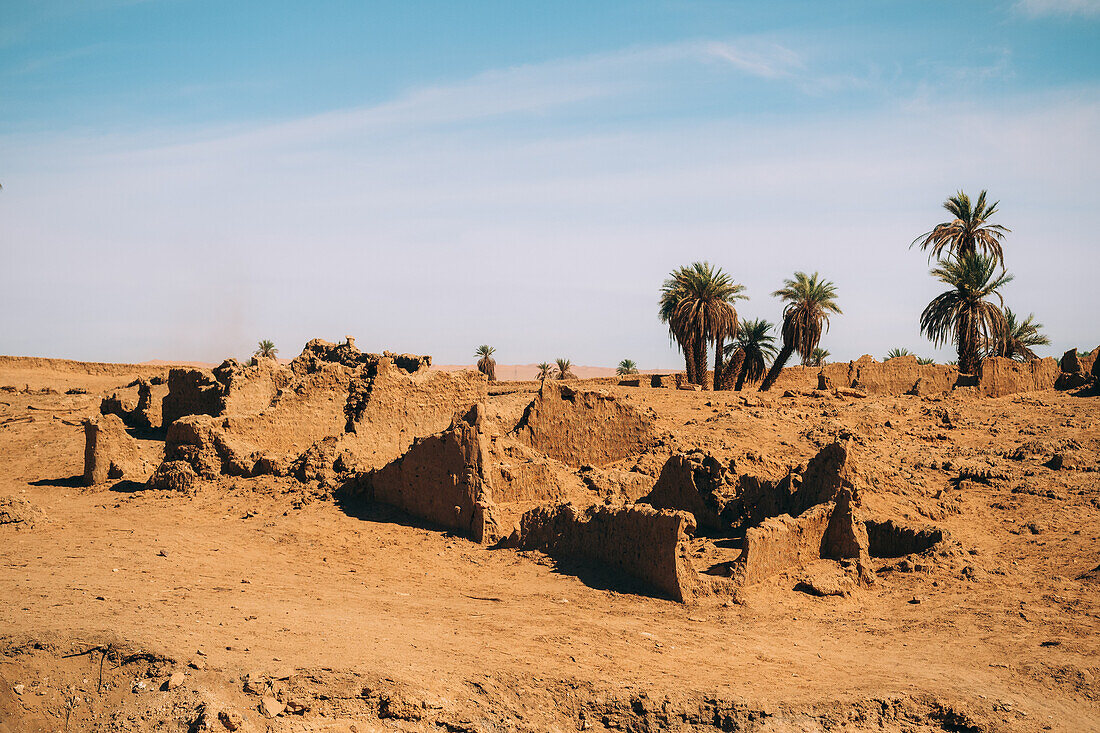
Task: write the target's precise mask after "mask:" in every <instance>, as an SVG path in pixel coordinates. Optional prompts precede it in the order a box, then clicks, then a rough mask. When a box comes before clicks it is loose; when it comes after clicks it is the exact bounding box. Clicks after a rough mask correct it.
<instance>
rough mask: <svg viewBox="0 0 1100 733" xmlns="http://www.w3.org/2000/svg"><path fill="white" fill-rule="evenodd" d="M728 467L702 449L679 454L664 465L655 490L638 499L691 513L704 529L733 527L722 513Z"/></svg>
mask: <svg viewBox="0 0 1100 733" xmlns="http://www.w3.org/2000/svg"><path fill="white" fill-rule="evenodd" d="M724 473H725V470H724V468H723V466H722V465H721V464H720V463H719V462H718V461H717V460H715V458H714V457H713V456H711V455H707V454H705V453H702V452H701V451H692V452H690V453H677V454H675V455H673V456H670V457H669V459H668V460H667V461H665V465H664V467H662V468H661V475H660V476H659V477H658V478H657V483H656V484H655V485H654V486H653V490H652V491H650V492H649V493H648V494H647V495H646V496H644V497H642V498H641V499H639V500H638V501H639V502H640V503H643V504H649V505H650V506H652V507H654V508H655V509H673V510H681V511H686V512H688V513H690V514H691V515H692V516H693V517H694V518H695V523H696V525H697V526H698V528H699V529H700V530H702V531H708V532H717V531H722V530H726V529H729V527H728V525H727V523H726V522H724V521H722V519H721V517H720V513H721V511H722V509H723V508H724V506H725V501H723V499H724V498H726V497H723V496H722V494H721V491H722V487H723V486H725V481H724Z"/></svg>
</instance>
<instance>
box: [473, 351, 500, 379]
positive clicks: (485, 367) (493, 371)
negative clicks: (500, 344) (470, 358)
mask: <svg viewBox="0 0 1100 733" xmlns="http://www.w3.org/2000/svg"><path fill="white" fill-rule="evenodd" d="M496 351H497V350H496V349H494V348H493V347H492V346H489V345H488V344H482V345H481V346H478V347H477V350H476V351H474V356H479V357H481V358H480V359H478V360H477V370H478V371H479V372H481V373H482V374H484V375H485V376H486V377H488V378H489V381H490V382H495V381H496V379H497V363H496V361H495V360H494V359H493V354H495V353H496Z"/></svg>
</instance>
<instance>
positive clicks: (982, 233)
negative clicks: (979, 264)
mask: <svg viewBox="0 0 1100 733" xmlns="http://www.w3.org/2000/svg"><path fill="white" fill-rule="evenodd" d="M985 193H986V192H985V191H982V192H981V193H980V194H978V200H977V201H975V202H973V204H972V203H971V201H970V197H969V196H967V195H966V194H965V193H963V192H962V191H959V192H958V193H956V194H955V195H954V196H952V197H951V198H949V199H947V201H944V202H943V208H945V209H947V211H948V212H950V213H951V214H952V215H953V216H954V217H955V218H954V219H953V220H951V221H945V222H943V223H941V224H937V225H936V226H935V228H934V229H932V231H930V232H926V233H924V234H922V235H920V236H919V237H917V238H916V239H914V240H913V243H912V244H910V245H909V246H910V247H912V246H913V245H914V244H919V245H920V248H921V249H922V250H931V251H930V252H929V253H928V257H929V259H931V258H932V257H935V258H936V259H944V254H945V253H946V255H947V256H951V255H955V256H959V257H962V256H965V255H970V254H975V253H977V252H982V253H984V254H987V255H990V256H991V257H993V259H994V260H995V261H996V262H998V263H1000V265H1001V269H1002V270H1004V267H1005V256H1004V250H1002V249H1001V243H1002V242H1003V241H1004V237H1005V235H1006V234H1008V233H1009V232H1011V231H1012V230H1011V229H1006V228H1005V227H1003V226H1001V225H1000V224H990V223H989V219H990V217H992V216H993V215H994V214H995V213H997V204H999V203H1000V202H999V201H994V202H993V203H992V204H990V205H988V206H987V205H986V203H985Z"/></svg>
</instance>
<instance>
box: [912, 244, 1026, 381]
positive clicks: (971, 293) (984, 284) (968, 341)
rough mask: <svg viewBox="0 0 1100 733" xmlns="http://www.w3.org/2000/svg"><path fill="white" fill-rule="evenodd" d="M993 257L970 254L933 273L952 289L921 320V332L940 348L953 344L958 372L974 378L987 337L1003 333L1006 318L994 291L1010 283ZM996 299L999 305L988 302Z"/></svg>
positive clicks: (943, 265) (944, 293) (951, 260)
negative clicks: (997, 270) (992, 298)
mask: <svg viewBox="0 0 1100 733" xmlns="http://www.w3.org/2000/svg"><path fill="white" fill-rule="evenodd" d="M996 269H997V259H996V258H995V257H994V256H993V255H987V254H981V253H971V254H968V255H961V256H958V257H952V258H950V259H948V260H946V261H944V262H941V263H940V265H939V267H936V268H934V269H933V270H932V275H933V276H935V277H936V278H937V279H939V280H940V281H941V282H943V283H946V284H947V285H950V286H951V289H950V290H947V291H945V292H943V293H940V294H939V295H937V296H936V297H935V298H933V299H932V302H931V303H929V304H928V305H927V306H926V307H925V309H924V312H923V313H921V316H920V327H921V332H922V333H924V334H925V335H926V336H927V337H928V338H929V339H931V341H932V343H934V344H935V345H937V346H939V345H940V344H944V343H946V342H947V341H948V340H952V339H953V340H954V341H955V342H956V343H957V344H958V350H959V371H961V372H963V373H964V374H976V373H977V369H978V366H979V365H980V363H981V353H982V352H984V351H987V350H988V346H989V343H990V337H991V336H993V335H995V334H997V333H999V332H1002V331H1003V330H1004V326H1005V316H1004V313H1002V312H1001V308H1000V304H1001V301H1002V299H1001V295H1000V293H998V292H997V291H998V290H999V289H1000V288H1001V287H1003V286H1004V285H1006V284H1007V283H1009V282H1011V281H1012V275H1009V274H1008V273H1007V272H1002V273H1001V274H1000V275H997V274H996ZM992 296H996V297H997V301H998V303H992V302H989V301H988V300H987V298H990V297H992Z"/></svg>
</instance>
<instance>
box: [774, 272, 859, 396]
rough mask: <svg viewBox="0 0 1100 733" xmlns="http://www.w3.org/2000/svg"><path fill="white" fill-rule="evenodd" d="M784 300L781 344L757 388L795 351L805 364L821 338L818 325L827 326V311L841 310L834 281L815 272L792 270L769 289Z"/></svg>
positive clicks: (831, 312) (778, 371)
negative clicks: (788, 277)
mask: <svg viewBox="0 0 1100 733" xmlns="http://www.w3.org/2000/svg"><path fill="white" fill-rule="evenodd" d="M772 295H774V296H775V297H777V298H780V299H782V300H784V301H786V303H787V305H786V307H785V308H784V309H783V331H782V333H783V348H782V349H780V351H779V355H778V356H777V357H776V359H775V362H774V363H773V364H772V368H771V370H769V371H768V376H767V377H765V379H764V383H763V384H762V385H760V389H762V390H768V389H770V388H771V386H772V385H773V384H775V380H776V379H777V378H778V377H779V373H780V372H781V371H782V370H783V365H784V364H786V363H787V359H789V358H790V357H791V354H792V353H794V352H795V351H797V352H798V353H799V354H800V355H801V356H802V363H803V364H804V365H809V363H810V360H811V359H812V358H813V353H814V349H816V348H817V347H818V344H820V342H821V329H822V327H824V328H825V330H826V331H828V330H829V315H830V314H839V313H841V310H840V306H838V305H837V304H836V285H834V284H833V283H832V282H830V281H828V280H825V279H824V278H822V277H821V276H820V275H819V274H818V273H816V272H815V273H814V274H813V275H807V274H806V273H804V272H796V273H795V274H794V279H791V280H784V281H783V287H781V288H780V289H779V290H776V291H775V292H774V293H772Z"/></svg>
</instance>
